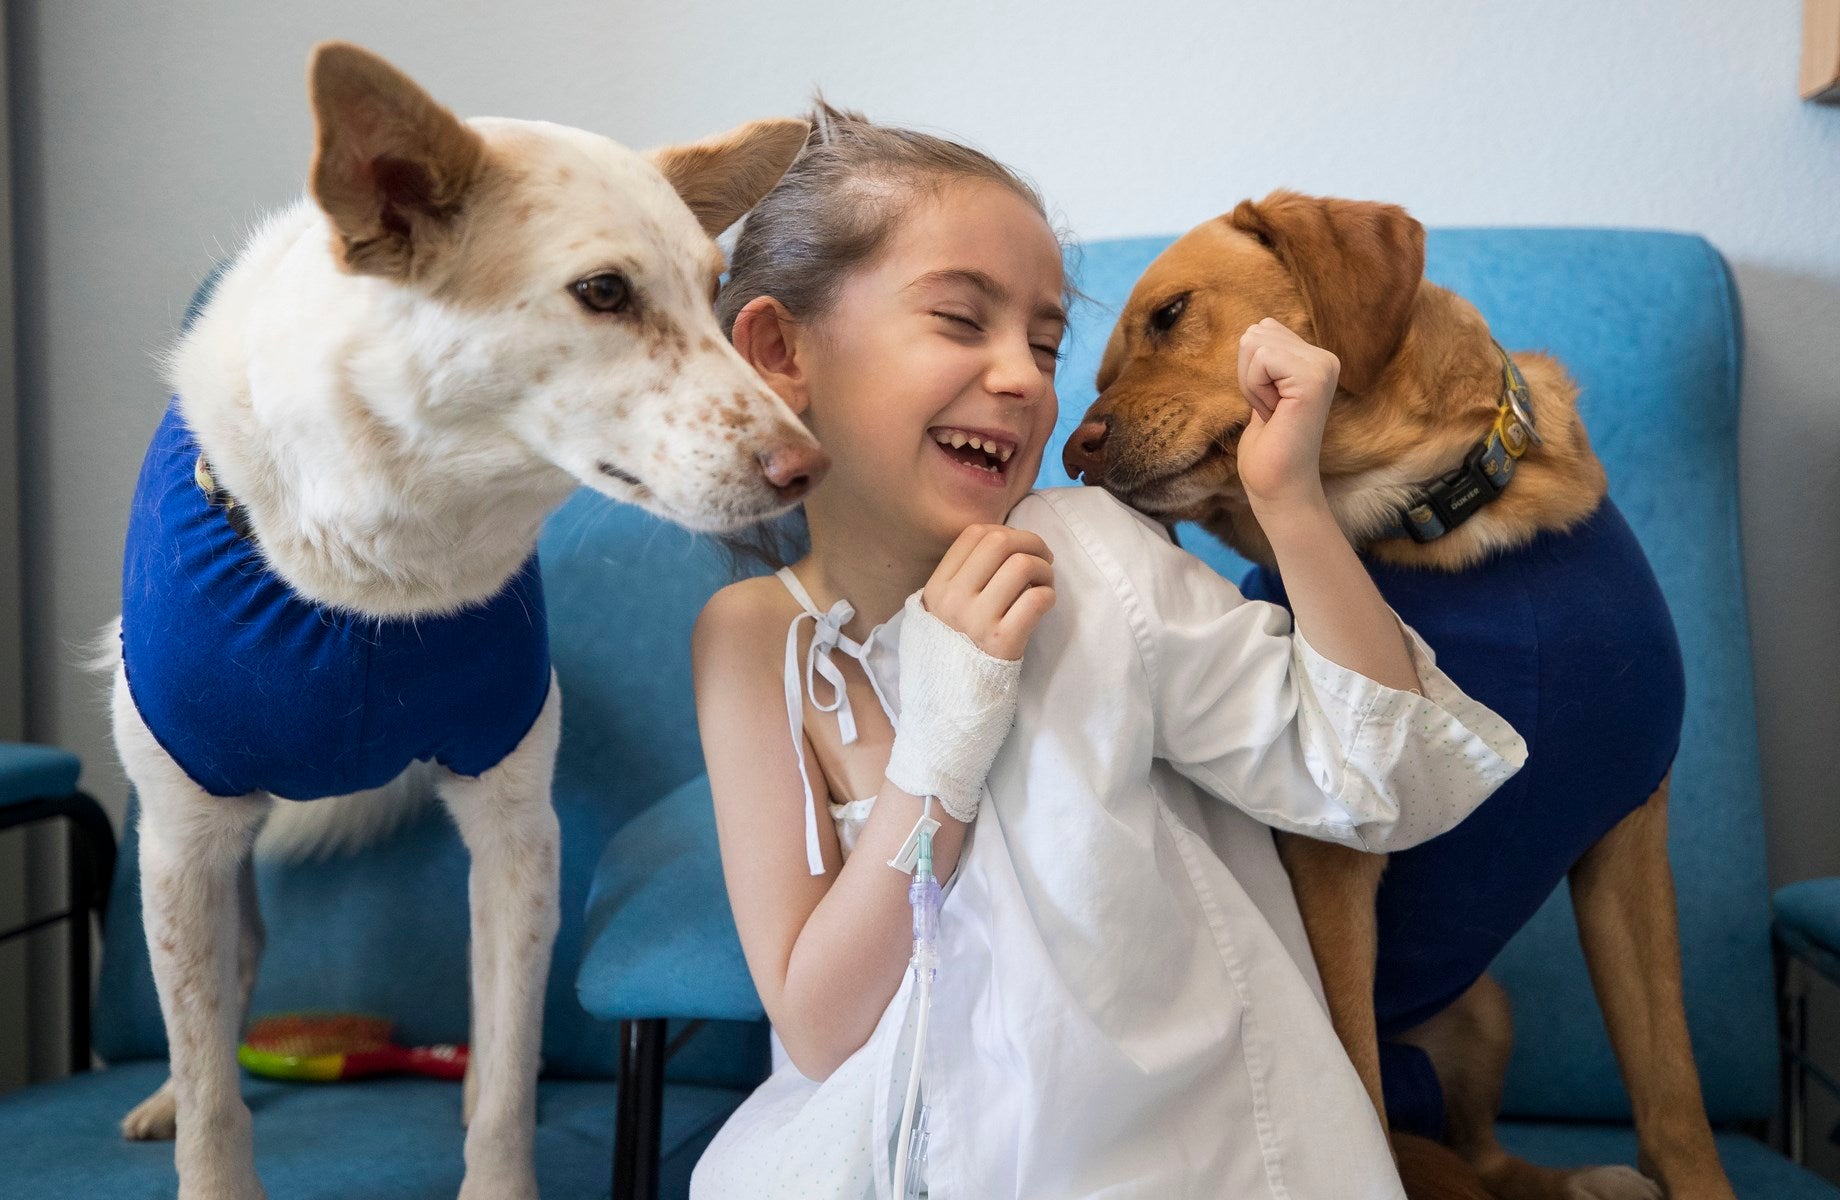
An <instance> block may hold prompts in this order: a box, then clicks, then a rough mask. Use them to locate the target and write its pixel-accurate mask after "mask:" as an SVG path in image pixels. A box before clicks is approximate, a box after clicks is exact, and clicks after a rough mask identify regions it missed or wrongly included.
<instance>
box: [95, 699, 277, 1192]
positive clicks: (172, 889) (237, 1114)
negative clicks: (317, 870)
mask: <svg viewBox="0 0 1840 1200" xmlns="http://www.w3.org/2000/svg"><path fill="white" fill-rule="evenodd" d="M114 718H115V741H116V745H117V747H118V749H119V750H120V751H121V757H122V763H123V765H124V766H125V767H126V768H127V771H128V776H129V778H130V779H131V780H133V782H134V787H135V790H136V792H137V793H138V794H139V797H140V805H141V818H140V843H141V848H140V869H141V910H142V917H143V920H144V922H145V924H146V929H147V948H148V951H149V953H150V955H151V957H152V959H153V977H154V983H155V985H156V986H157V988H158V991H159V994H160V1012H161V1014H162V1015H163V1016H164V1017H165V1019H166V1040H167V1043H168V1053H169V1055H170V1057H171V1060H172V1093H173V1098H174V1101H175V1115H176V1119H177V1124H178V1129H177V1139H176V1142H177V1144H176V1146H175V1147H174V1159H175V1161H176V1163H177V1166H178V1170H179V1197H180V1200H261V1197H262V1195H263V1192H262V1185H261V1184H260V1183H259V1182H258V1181H257V1179H256V1171H255V1156H254V1143H253V1137H252V1134H251V1123H250V1116H249V1108H248V1107H247V1106H246V1105H245V1104H244V1103H243V1096H242V1091H241V1088H240V1086H239V1083H240V1077H239V1075H238V1073H237V1067H236V1040H237V1035H238V1032H239V1026H240V1024H241V1022H242V1019H243V1012H242V1008H243V1005H242V989H241V987H240V986H239V984H238V942H239V941H240V940H241V938H240V934H241V929H240V926H241V924H242V918H241V916H240V913H241V911H242V907H243V906H242V904H241V903H240V897H239V880H240V876H241V875H242V873H243V870H244V865H245V863H246V862H247V861H248V859H249V855H250V852H251V849H252V847H253V845H254V842H255V836H256V832H257V830H258V829H260V828H261V824H262V819H263V817H264V816H265V815H266V814H267V812H268V808H269V804H270V803H271V802H270V801H269V800H268V798H267V797H247V796H246V797H238V798H233V799H224V798H222V797H217V796H212V795H210V794H209V793H207V792H206V791H204V789H202V788H200V787H199V786H198V785H197V784H195V783H193V782H192V781H191V780H190V779H189V778H187V777H186V775H185V773H184V772H183V771H181V770H180V769H179V767H178V765H177V764H176V763H174V762H173V761H172V759H171V758H170V757H168V756H167V754H166V752H165V751H164V750H162V749H161V748H160V747H159V744H158V743H157V742H155V741H154V740H153V737H152V735H151V734H149V733H148V732H147V727H146V726H145V725H144V724H143V723H142V722H141V719H140V714H139V713H138V712H137V711H136V710H135V708H134V703H133V701H132V699H130V698H129V696H128V690H127V684H126V681H125V679H123V678H122V677H121V676H119V675H118V676H117V680H116V686H115V696H114Z"/></svg>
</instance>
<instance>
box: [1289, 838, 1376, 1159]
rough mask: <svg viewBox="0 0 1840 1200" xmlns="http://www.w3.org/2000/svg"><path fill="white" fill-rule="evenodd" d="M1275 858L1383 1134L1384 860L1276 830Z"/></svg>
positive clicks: (1337, 1033)
mask: <svg viewBox="0 0 1840 1200" xmlns="http://www.w3.org/2000/svg"><path fill="white" fill-rule="evenodd" d="M1278 857H1279V858H1280V859H1282V860H1283V862H1284V869H1285V870H1286V871H1288V872H1290V877H1291V890H1292V891H1293V892H1295V893H1296V894H1297V908H1298V909H1299V910H1300V911H1301V912H1302V913H1303V928H1304V931H1305V932H1306V933H1308V934H1309V935H1310V951H1311V953H1312V955H1313V956H1314V957H1315V959H1316V970H1317V971H1318V973H1320V974H1321V975H1322V982H1323V994H1324V996H1325V998H1326V999H1327V1000H1328V1002H1329V1022H1330V1024H1332V1025H1334V1026H1335V1036H1336V1037H1338V1038H1340V1039H1341V1041H1342V1046H1343V1048H1344V1049H1346V1050H1347V1051H1348V1057H1349V1059H1350V1060H1352V1061H1353V1063H1354V1069H1355V1071H1356V1072H1357V1073H1358V1074H1359V1075H1360V1076H1361V1083H1362V1085H1363V1086H1365V1087H1366V1088H1367V1095H1368V1098H1369V1099H1371V1100H1372V1101H1373V1102H1374V1111H1375V1112H1377V1113H1379V1114H1380V1127H1381V1128H1382V1129H1386V1127H1387V1125H1386V1102H1385V1100H1384V1099H1383V1098H1382V1097H1381V1094H1380V1035H1379V1031H1378V1029H1377V1027H1376V1025H1375V1021H1374V956H1375V952H1376V949H1375V948H1376V946H1377V944H1378V943H1377V940H1376V939H1377V937H1378V933H1377V929H1376V925H1375V917H1374V897H1375V896H1376V895H1377V894H1378V893H1379V890H1380V876H1381V874H1382V872H1384V871H1385V870H1386V856H1385V855H1383V854H1367V853H1365V852H1363V851H1360V850H1351V849H1349V848H1348V847H1346V846H1339V845H1336V844H1335V843H1333V842H1319V841H1316V840H1315V839H1313V838H1306V837H1299V836H1296V835H1293V834H1288V833H1280V834H1279V835H1278Z"/></svg>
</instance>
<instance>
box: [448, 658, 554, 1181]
mask: <svg viewBox="0 0 1840 1200" xmlns="http://www.w3.org/2000/svg"><path fill="white" fill-rule="evenodd" d="M561 725H562V694H561V692H560V691H558V690H557V687H556V682H555V678H554V677H553V676H552V677H551V679H550V689H549V698H548V699H547V700H546V701H545V702H544V705H543V712H542V714H541V715H540V716H538V718H537V721H536V724H535V725H533V726H532V727H531V729H530V732H529V733H528V734H526V735H525V737H524V740H523V741H522V742H521V743H519V745H518V748H517V749H516V750H514V751H512V753H511V755H510V756H509V757H508V758H506V759H505V761H503V762H501V763H499V764H498V766H496V767H493V768H492V769H491V770H490V771H487V772H486V773H485V774H484V775H481V776H479V777H478V778H468V777H466V776H460V775H454V774H451V773H449V774H446V775H444V776H443V778H442V780H441V782H440V788H439V790H440V793H441V798H442V800H443V801H445V803H446V804H447V807H448V810H449V811H450V812H452V813H453V817H454V823H455V824H456V825H458V826H459V827H460V837H461V840H463V841H464V842H465V843H466V848H467V851H468V852H469V853H470V854H471V855H472V859H473V867H472V875H471V878H470V881H469V884H468V888H467V894H468V899H469V903H470V904H471V906H472V936H473V945H472V975H473V1021H472V1026H473V1039H474V1040H473V1047H472V1066H473V1071H474V1072H475V1074H476V1078H477V1085H478V1100H477V1103H476V1105H475V1107H474V1110H473V1113H472V1120H471V1121H470V1123H469V1124H468V1125H467V1130H466V1181H465V1182H464V1183H463V1184H462V1185H461V1187H460V1197H461V1200H537V1181H536V1163H535V1157H534V1156H535V1143H536V1126H537V1066H538V1060H539V1055H540V1053H541V1050H542V1043H543V995H544V985H545V983H546V981H547V980H548V978H549V958H550V947H551V944H552V943H553V942H554V941H555V939H556V925H557V921H558V904H559V900H558V893H559V891H560V888H561V880H560V870H561V852H562V845H561V841H562V839H561V831H560V829H559V827H558V825H557V822H556V813H555V809H554V808H552V807H551V804H550V777H551V774H552V772H553V770H554V767H555V761H556V742H557V737H558V734H559V733H560V731H561Z"/></svg>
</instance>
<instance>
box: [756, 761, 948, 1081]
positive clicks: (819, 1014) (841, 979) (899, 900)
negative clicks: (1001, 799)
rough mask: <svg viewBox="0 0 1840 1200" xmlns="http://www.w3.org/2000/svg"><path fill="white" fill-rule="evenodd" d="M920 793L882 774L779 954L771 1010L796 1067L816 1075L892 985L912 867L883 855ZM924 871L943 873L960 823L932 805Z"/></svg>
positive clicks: (848, 1044) (903, 834)
mask: <svg viewBox="0 0 1840 1200" xmlns="http://www.w3.org/2000/svg"><path fill="white" fill-rule="evenodd" d="M921 809H922V802H921V801H920V800H919V799H917V798H915V797H914V796H911V795H909V794H908V793H906V792H904V791H902V790H901V789H899V788H897V787H895V786H894V785H893V784H892V783H889V782H888V781H887V780H883V781H882V790H881V791H880V792H878V793H877V794H876V801H875V807H874V809H873V810H872V811H871V812H870V814H869V820H868V821H867V822H866V823H865V824H864V826H863V829H862V832H861V833H860V834H859V835H858V837H857V842H856V846H855V848H854V849H853V850H852V851H851V852H850V857H849V859H848V860H847V861H845V863H844V865H843V869H842V870H841V871H840V872H839V873H838V875H837V881H836V882H835V883H833V884H832V885H831V887H830V890H829V891H827V892H826V893H825V895H824V899H823V900H821V901H820V902H819V903H818V907H817V908H815V909H813V910H812V914H811V916H810V917H809V918H808V919H807V920H806V922H805V926H804V928H803V929H801V930H800V932H799V936H798V940H797V941H796V942H795V943H794V944H793V947H792V954H791V957H790V958H789V959H788V960H787V963H786V977H785V984H784V986H783V988H782V991H781V997H780V1003H779V1005H777V1008H778V1012H777V1013H776V1014H775V1017H774V1024H775V1027H776V1028H777V1029H778V1030H779V1035H780V1040H781V1041H782V1042H784V1043H785V1046H786V1052H787V1054H788V1055H790V1056H791V1058H792V1061H793V1062H794V1064H795V1065H797V1066H798V1068H799V1070H800V1071H801V1072H803V1073H804V1074H805V1075H807V1076H808V1077H810V1078H813V1079H823V1078H825V1077H827V1076H828V1075H829V1074H830V1073H831V1072H832V1071H834V1070H835V1069H836V1068H837V1067H838V1065H839V1064H841V1063H842V1062H843V1060H844V1059H846V1058H848V1057H849V1056H850V1055H851V1054H854V1053H855V1052H856V1051H857V1050H858V1049H860V1048H861V1046H862V1045H863V1043H864V1042H866V1041H868V1040H869V1035H870V1034H871V1033H873V1032H874V1031H875V1026H876V1023H877V1022H879V1021H880V1020H881V1017H882V1012H883V1010H885V1009H886V1008H887V1007H888V1002H889V1001H890V1000H892V999H893V998H894V994H895V992H896V991H897V990H898V989H899V988H900V986H901V976H902V974H903V973H904V972H905V971H906V969H907V964H908V960H909V958H910V957H911V954H912V950H913V924H912V918H911V913H912V910H911V909H910V908H909V907H908V900H907V889H908V885H909V884H910V883H911V882H912V880H913V876H912V875H911V874H907V873H904V872H901V871H897V870H894V869H893V868H892V867H890V866H889V865H888V860H889V859H891V858H893V857H894V856H895V855H896V854H897V853H899V852H900V849H901V845H902V843H903V842H905V841H906V840H907V835H908V834H909V833H910V832H911V831H912V830H913V828H914V823H915V822H916V821H917V820H919V817H920V813H921ZM932 811H933V816H934V817H935V818H936V819H937V820H938V821H939V823H940V826H939V829H938V831H937V832H935V833H934V834H933V873H934V875H935V876H936V877H937V878H938V879H940V880H941V881H942V882H943V881H944V880H946V879H948V878H949V877H950V876H951V874H952V870H953V868H954V866H955V865H956V864H957V862H958V854H959V850H960V849H961V848H962V847H963V845H964V838H965V826H964V825H962V824H960V823H959V822H957V821H954V820H952V819H951V818H950V817H948V816H946V815H945V814H944V813H942V812H941V811H940V807H939V805H938V804H937V803H935V804H934V805H933V810H932Z"/></svg>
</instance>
